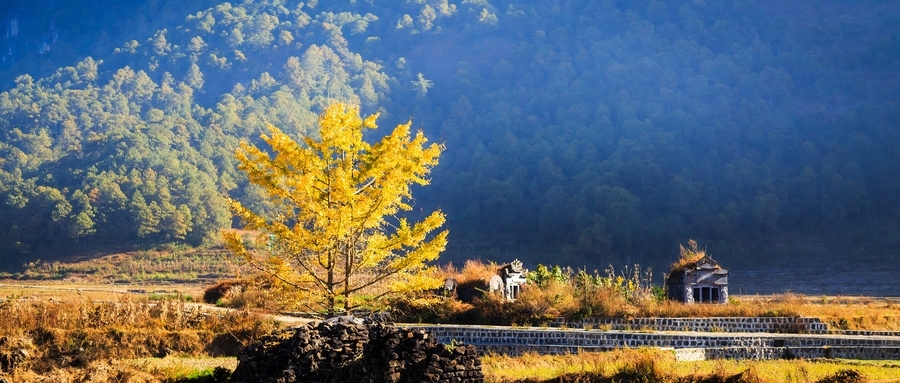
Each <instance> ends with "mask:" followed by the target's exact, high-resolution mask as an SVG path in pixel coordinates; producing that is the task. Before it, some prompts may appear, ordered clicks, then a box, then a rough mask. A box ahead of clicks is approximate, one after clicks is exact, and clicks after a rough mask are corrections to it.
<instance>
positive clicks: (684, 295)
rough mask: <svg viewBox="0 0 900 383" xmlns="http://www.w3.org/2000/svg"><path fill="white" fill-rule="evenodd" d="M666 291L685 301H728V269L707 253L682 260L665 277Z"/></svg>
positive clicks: (670, 295) (672, 297) (673, 296)
mask: <svg viewBox="0 0 900 383" xmlns="http://www.w3.org/2000/svg"><path fill="white" fill-rule="evenodd" d="M666 293H667V295H668V297H669V299H672V300H677V301H681V302H685V303H725V302H728V270H727V269H724V268H722V266H720V265H719V263H718V262H716V261H715V260H714V259H712V257H710V256H709V255H704V256H703V257H701V258H699V259H697V260H695V261H691V262H682V263H680V264H678V265H677V266H675V267H674V268H673V269H672V270H671V272H670V273H669V276H668V277H667V278H666Z"/></svg>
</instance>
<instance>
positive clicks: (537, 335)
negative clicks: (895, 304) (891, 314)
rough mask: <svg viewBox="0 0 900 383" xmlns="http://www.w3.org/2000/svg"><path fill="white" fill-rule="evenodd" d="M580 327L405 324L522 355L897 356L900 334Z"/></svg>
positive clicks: (798, 323) (790, 321) (687, 324)
mask: <svg viewBox="0 0 900 383" xmlns="http://www.w3.org/2000/svg"><path fill="white" fill-rule="evenodd" d="M575 324H579V325H580V327H579V328H568V327H560V328H552V327H503V326H465V325H403V326H404V327H411V328H417V329H423V330H425V331H427V332H429V333H430V334H431V335H432V336H433V337H436V338H437V339H438V341H439V342H441V343H451V342H453V341H456V342H464V343H467V344H472V345H474V346H475V347H476V348H477V349H478V350H479V351H481V352H496V353H503V354H510V355H519V354H522V353H525V352H537V353H541V354H560V353H575V352H584V351H607V350H613V349H616V348H622V347H629V348H638V347H659V348H667V349H672V350H673V352H674V353H675V355H676V357H677V358H678V359H680V360H702V359H717V358H728V359H781V358H842V359H882V360H888V359H894V360H896V359H900V336H897V334H879V333H865V332H854V333H849V334H843V333H830V332H829V331H828V328H827V325H825V324H824V323H822V322H821V321H819V320H818V319H815V318H641V319H633V320H597V321H594V322H593V323H589V324H588V323H566V324H565V325H566V326H569V325H575Z"/></svg>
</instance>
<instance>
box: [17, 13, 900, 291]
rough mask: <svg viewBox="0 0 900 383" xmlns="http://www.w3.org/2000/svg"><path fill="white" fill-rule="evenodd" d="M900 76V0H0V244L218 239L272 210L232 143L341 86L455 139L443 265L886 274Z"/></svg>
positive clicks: (418, 202) (895, 209)
mask: <svg viewBox="0 0 900 383" xmlns="http://www.w3.org/2000/svg"><path fill="white" fill-rule="evenodd" d="M898 73H900V5H898V4H897V3H896V2H894V1H862V2H853V3H852V4H851V3H848V2H842V1H837V0H825V1H821V0H820V1H811V0H810V1H806V0H802V1H792V2H782V1H774V0H773V1H769V0H764V1H754V2H717V1H703V0H691V1H688V0H685V1H662V2H660V1H643V0H640V1H639V0H622V1H597V0H568V1H565V0H558V1H552V0H551V1H540V2H534V3H533V2H516V1H498V0H417V1H403V2H383V1H375V0H357V1H354V2H343V1H307V2H298V1H288V0H269V1H252V2H249V1H248V2H241V1H234V2H232V3H224V2H219V1H212V0H197V1H190V2H183V1H166V0H137V1H129V2H123V1H104V0H70V1H50V0H35V1H27V2H25V1H4V2H2V3H0V91H2V92H3V93H0V266H2V267H5V268H15V267H18V266H19V265H21V264H22V263H23V262H25V261H28V260H32V259H35V258H41V259H48V258H53V257H56V256H63V255H65V254H69V253H85V252H94V251H101V252H102V251H107V250H110V249H115V250H122V249H132V248H146V247H150V246H159V245H164V244H173V243H177V244H187V245H208V244H210V243H214V242H215V241H216V238H217V233H218V231H219V229H221V228H223V227H230V226H232V225H233V224H235V223H234V222H232V220H231V219H230V213H229V211H228V209H227V206H226V205H225V197H226V196H231V197H233V198H238V199H241V200H242V201H244V202H245V203H246V204H249V205H251V206H255V207H257V208H260V209H269V210H271V209H272V208H273V207H272V206H271V205H270V204H269V203H268V202H267V201H266V199H265V197H264V196H263V195H261V194H260V191H259V190H256V189H254V188H251V187H247V181H246V179H244V178H243V175H242V174H241V173H240V172H239V171H237V170H236V169H235V161H234V158H233V153H234V149H235V148H236V147H237V145H238V143H239V142H240V141H242V140H243V141H247V140H249V141H251V142H259V141H258V136H259V133H260V132H261V131H262V128H263V126H264V124H265V122H266V121H268V122H271V123H273V124H275V125H277V126H280V127H282V128H283V129H285V130H286V131H289V132H290V134H292V135H294V136H296V137H301V136H305V135H307V134H311V132H312V129H313V128H314V127H315V121H316V114H317V113H318V112H320V111H321V110H322V107H323V106H324V105H325V104H327V103H328V102H330V101H334V100H341V101H348V102H351V103H355V104H358V105H360V106H361V107H362V110H363V112H364V113H374V112H378V111H380V112H381V113H382V117H381V119H380V120H379V126H381V128H382V129H380V130H381V131H382V133H383V131H387V130H388V129H389V128H391V127H393V126H394V125H395V124H398V123H402V122H406V121H407V120H409V119H411V120H412V121H413V124H414V126H415V127H417V128H421V129H423V130H424V132H425V133H426V135H427V136H428V137H429V138H430V139H431V140H433V141H437V142H442V143H444V144H445V145H446V151H445V152H444V154H443V156H442V157H441V160H440V164H439V165H438V166H437V167H436V168H435V170H434V172H433V173H432V180H431V181H432V182H431V185H429V186H427V187H423V188H418V189H416V190H415V191H414V197H415V208H414V210H413V211H412V212H411V214H418V213H419V212H430V211H432V210H433V209H435V208H440V209H442V210H443V211H444V212H445V213H446V214H447V218H448V223H447V226H448V228H449V230H450V239H449V240H450V244H449V247H448V250H447V252H446V253H445V255H444V256H443V258H442V260H444V261H453V262H454V263H456V264H459V263H460V262H461V261H462V260H465V259H468V258H481V259H483V260H496V261H499V262H504V261H508V260H510V259H511V258H519V259H522V260H524V261H526V263H527V264H531V265H535V264H537V263H544V264H561V265H567V266H572V267H576V268H588V269H591V270H593V269H601V270H602V269H603V268H605V267H606V266H607V265H609V264H613V265H615V266H616V267H621V266H624V265H632V264H635V263H640V264H642V265H645V266H651V267H653V268H654V270H658V271H657V274H658V275H661V274H662V273H664V272H665V271H666V267H667V265H668V264H669V263H671V262H672V261H673V260H674V257H676V256H677V254H678V245H679V244H683V243H687V241H688V240H689V239H696V240H697V241H698V242H699V243H700V244H701V246H704V247H706V248H707V249H708V250H709V253H710V254H711V255H712V256H713V257H714V258H716V259H717V260H719V261H720V262H721V263H723V265H725V266H728V267H732V268H733V269H735V274H734V275H735V278H737V280H739V279H740V276H741V271H740V270H744V271H745V272H748V273H749V272H753V273H749V274H745V275H748V277H747V278H748V280H746V281H744V282H735V283H742V284H743V286H747V289H748V290H750V291H761V289H762V287H761V286H763V285H765V284H768V282H763V279H764V278H767V277H766V276H765V275H763V274H762V273H756V271H759V270H760V269H762V268H763V267H767V266H766V265H778V266H777V268H779V269H783V270H789V271H790V270H814V269H816V268H827V267H841V268H843V267H849V266H847V265H844V264H843V263H841V262H843V260H847V259H851V260H865V261H873V262H874V263H875V264H878V265H880V266H879V267H881V268H880V269H878V270H876V272H884V273H891V272H895V271H896V268H897V266H898V265H900V263H898V262H897V261H896V259H895V258H896V256H897V255H898V247H900V203H898V202H900V201H898V197H897V196H898V195H900V177H898V175H900V130H898V128H897V123H898V121H900V105H898V101H900V94H898V89H900V88H898V87H900V82H898V75H897V74H898ZM378 134H379V133H373V134H372V138H373V139H374V138H377V136H378ZM754 273H755V274H754ZM810 273H811V274H810V276H809V277H805V275H807V274H805V271H804V272H796V273H793V275H797V276H798V277H797V278H800V279H802V280H804V281H806V280H808V281H810V282H809V283H814V282H815V281H816V280H817V278H816V277H815V275H818V274H817V273H816V272H810ZM750 275H752V276H753V278H755V279H754V282H752V283H751V282H750V281H749V278H750V277H749V276H750ZM804 283H805V282H804ZM804 286H806V287H808V284H805V285H804V284H802V283H801V284H800V285H799V286H797V287H793V288H794V289H795V290H800V289H803V288H805V287H804ZM886 289H887V290H886V291H880V293H884V294H889V293H894V295H897V294H898V293H900V291H891V290H890V287H886Z"/></svg>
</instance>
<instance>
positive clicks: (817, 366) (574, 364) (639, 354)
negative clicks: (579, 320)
mask: <svg viewBox="0 0 900 383" xmlns="http://www.w3.org/2000/svg"><path fill="white" fill-rule="evenodd" d="M482 368H483V370H484V373H485V381H487V382H492V383H512V382H611V381H623V382H624V381H646V382H695V381H704V382H710V383H715V382H726V381H730V382H758V383H782V382H785V383H790V382H797V383H801V382H803V383H805V382H819V381H829V380H827V379H828V378H834V377H836V376H843V377H845V378H846V377H847V376H854V375H856V376H858V377H859V378H860V380H858V381H860V382H869V383H874V382H897V381H900V378H898V377H900V362H898V361H856V360H770V361H752V360H724V359H722V360H709V361H700V362H678V361H675V358H674V356H673V355H672V353H671V351H665V350H660V349H644V348H642V349H621V350H616V351H610V352H599V353H579V354H568V355H537V354H533V353H530V354H525V355H522V356H518V357H510V356H504V355H496V354H491V355H486V356H485V357H484V358H483V359H482ZM831 381H850V380H831Z"/></svg>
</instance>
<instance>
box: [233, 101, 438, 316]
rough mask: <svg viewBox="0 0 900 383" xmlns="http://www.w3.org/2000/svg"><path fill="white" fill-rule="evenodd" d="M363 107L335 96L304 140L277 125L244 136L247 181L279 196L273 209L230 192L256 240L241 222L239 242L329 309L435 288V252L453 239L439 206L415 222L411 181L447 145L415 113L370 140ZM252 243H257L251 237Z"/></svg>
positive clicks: (320, 308) (419, 178) (371, 120)
mask: <svg viewBox="0 0 900 383" xmlns="http://www.w3.org/2000/svg"><path fill="white" fill-rule="evenodd" d="M377 117H378V115H377V114H376V115H372V116H368V117H366V118H365V119H363V118H362V117H361V116H360V112H359V108H358V107H354V106H350V105H346V104H341V103H337V104H332V105H330V106H328V107H326V109H325V111H324V112H323V113H322V114H321V115H320V116H319V120H318V125H319V129H320V131H319V138H317V139H316V138H312V137H307V138H304V139H303V142H302V143H301V142H297V141H295V140H294V139H292V138H291V137H290V136H288V135H287V134H285V133H283V132H282V131H281V130H279V129H278V128H276V127H274V126H271V125H270V126H269V133H268V134H263V135H262V139H263V140H264V141H265V142H266V144H267V145H268V148H265V149H261V148H257V147H254V146H252V145H249V144H246V143H242V144H241V148H240V149H239V150H238V151H237V154H236V157H237V160H238V162H239V164H238V167H239V169H240V170H242V171H244V172H246V174H247V177H248V179H249V181H250V182H251V183H253V184H255V185H258V186H259V187H261V188H262V189H263V190H265V192H266V193H267V195H268V196H269V198H270V200H271V202H272V203H273V205H274V206H275V209H273V211H274V213H272V214H263V213H257V212H254V211H251V210H250V209H248V208H247V207H246V206H244V205H243V204H241V203H240V202H238V201H235V200H232V201H231V208H232V211H233V212H234V215H235V216H236V217H239V218H240V219H241V221H242V222H243V225H244V228H245V229H247V230H250V231H251V232H255V233H258V236H257V237H256V239H255V243H252V241H245V240H244V238H242V237H241V236H240V235H239V234H238V233H236V232H234V231H230V232H226V233H225V234H224V239H225V242H226V243H227V245H228V246H229V248H230V249H231V250H233V251H234V252H235V253H237V254H238V255H240V256H242V257H243V259H244V260H245V261H246V262H247V263H248V264H250V265H252V266H253V267H255V268H257V269H258V270H260V271H262V272H263V273H264V274H265V275H267V276H269V277H270V278H271V279H272V281H273V282H274V283H276V284H278V285H280V286H283V287H287V288H288V289H289V290H291V291H294V292H296V293H298V294H299V297H300V298H301V299H299V300H298V302H299V304H300V305H302V308H304V309H307V310H314V311H317V312H322V313H325V314H327V315H329V316H331V315H336V314H340V313H344V312H350V311H353V310H354V309H357V308H359V307H361V306H367V307H368V306H370V305H373V304H377V302H382V301H384V298H389V297H392V296H397V295H401V294H407V293H410V292H414V291H421V290H425V289H432V288H436V287H438V286H439V285H440V283H441V281H440V280H439V279H438V278H437V277H436V273H435V269H434V266H433V265H431V263H432V261H434V260H436V259H437V258H438V256H439V255H440V253H441V252H442V251H443V250H444V248H445V246H446V244H447V231H446V230H443V231H439V232H436V230H437V229H439V228H440V227H441V226H442V225H443V224H444V215H443V213H441V212H440V210H437V211H434V212H432V213H431V214H430V215H428V216H427V217H425V218H424V219H422V220H420V221H419V222H413V223H411V222H409V221H407V219H406V218H404V214H403V213H404V211H409V210H410V209H411V201H412V195H411V192H410V186H411V185H412V184H419V185H426V184H428V182H429V179H428V175H429V173H430V172H431V169H432V167H434V166H435V165H436V164H437V161H438V157H439V156H440V154H441V151H442V150H443V147H442V145H439V144H434V143H432V144H430V145H428V140H427V139H426V138H425V136H424V134H423V133H422V132H421V131H418V132H416V133H415V134H414V135H413V134H411V132H410V126H411V123H406V124H401V125H398V126H397V127H396V128H394V130H393V132H391V133H390V134H389V135H387V136H385V137H384V138H383V139H381V141H380V142H378V143H376V144H374V145H370V144H368V143H366V142H365V141H364V140H363V130H364V129H367V128H368V129H374V128H376V125H375V120H376V118H377ZM251 244H252V246H251Z"/></svg>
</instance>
